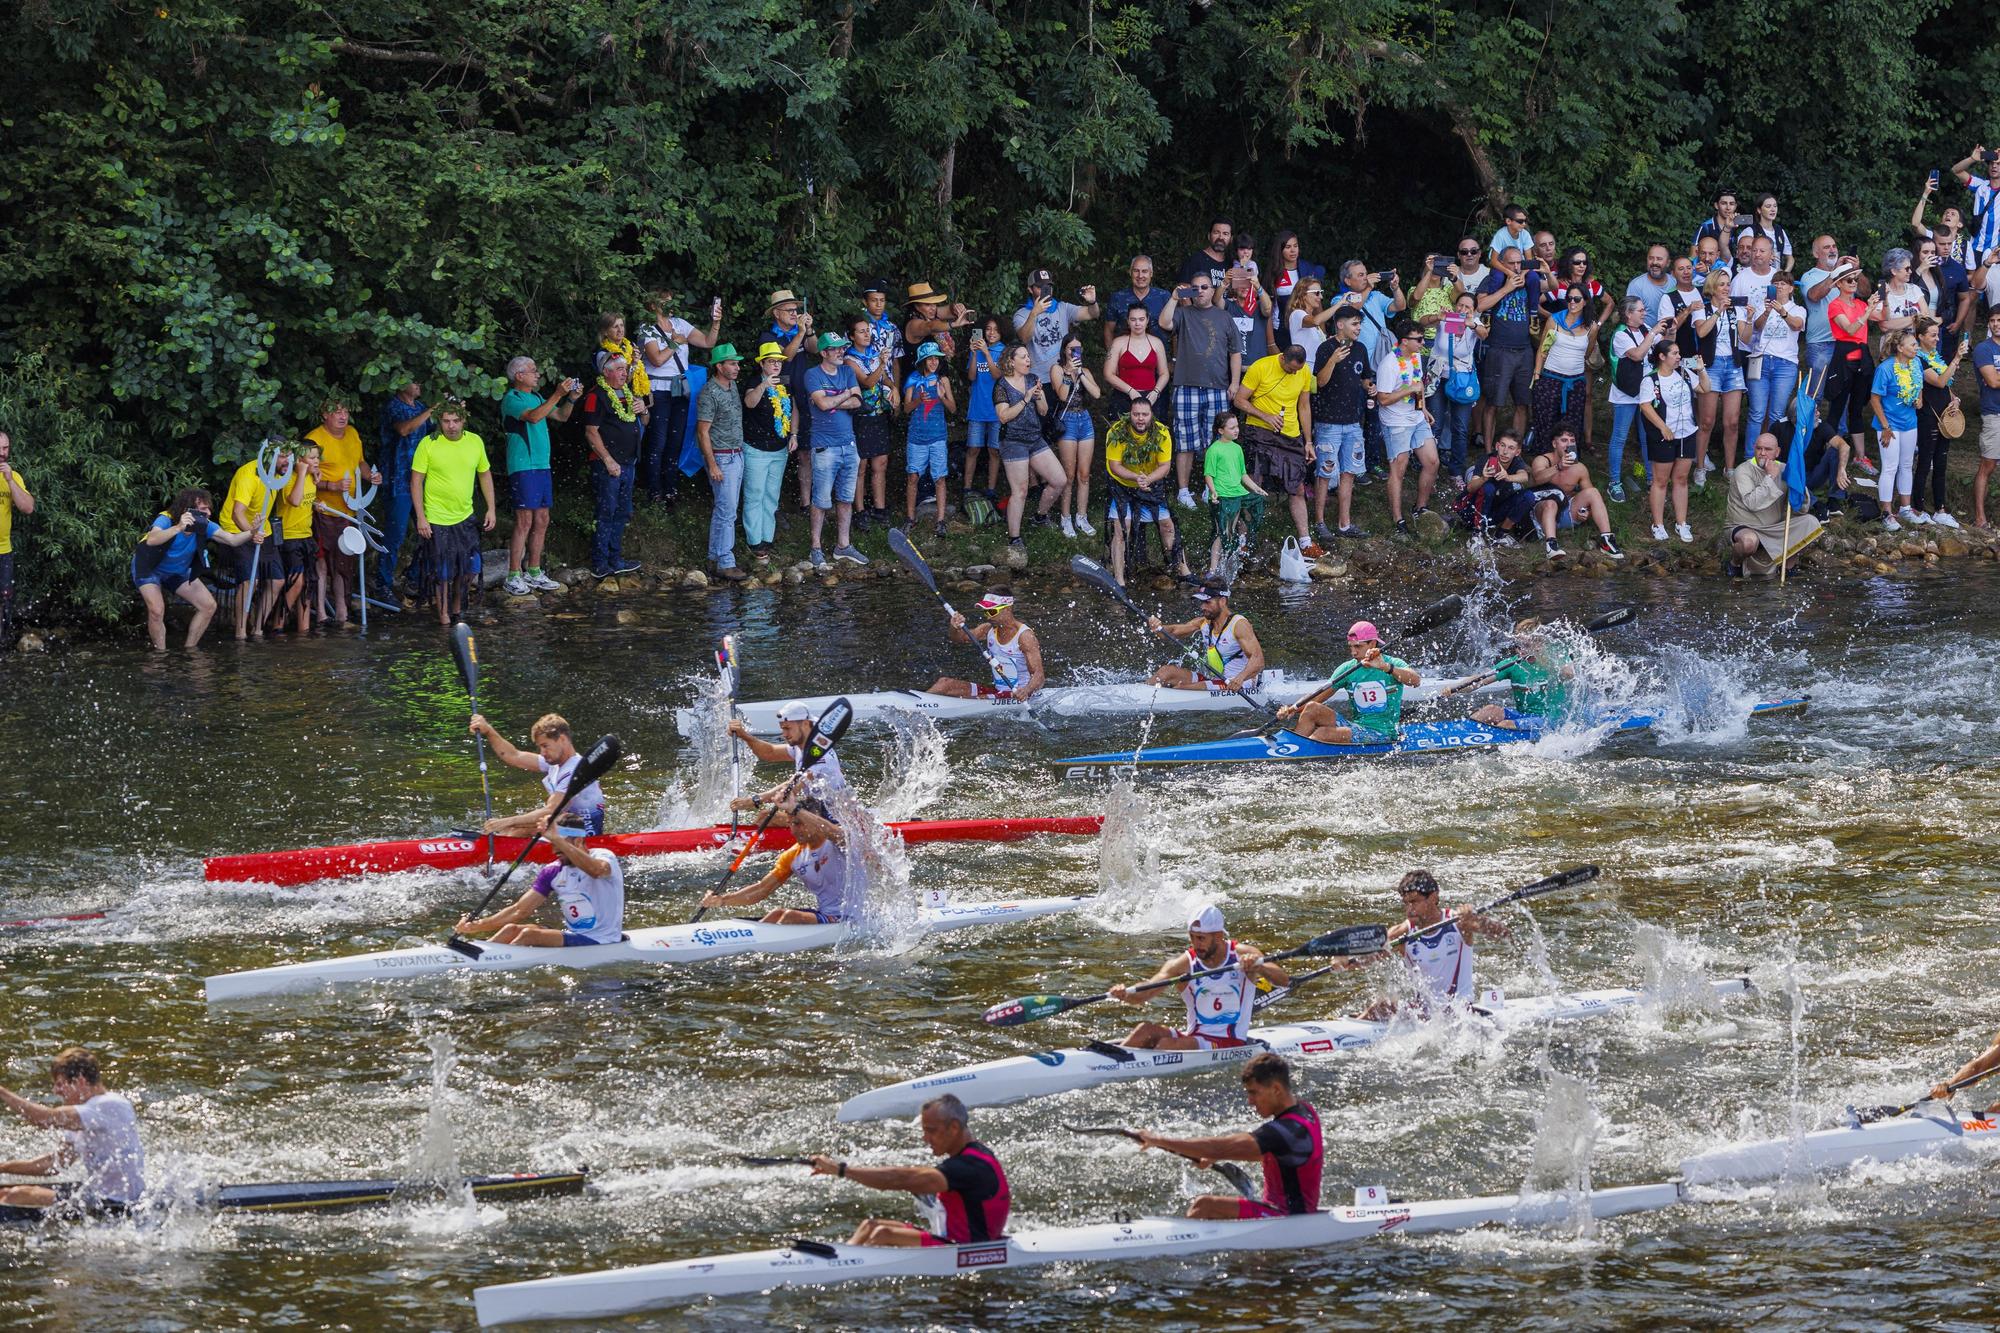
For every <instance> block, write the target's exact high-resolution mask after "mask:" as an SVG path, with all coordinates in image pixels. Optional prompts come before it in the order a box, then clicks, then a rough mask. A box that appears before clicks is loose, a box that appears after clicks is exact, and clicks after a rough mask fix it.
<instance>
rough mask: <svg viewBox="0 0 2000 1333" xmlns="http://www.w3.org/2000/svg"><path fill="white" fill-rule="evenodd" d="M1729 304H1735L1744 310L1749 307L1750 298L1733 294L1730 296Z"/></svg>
mask: <svg viewBox="0 0 2000 1333" xmlns="http://www.w3.org/2000/svg"><path fill="white" fill-rule="evenodd" d="M1729 304H1731V305H1733V306H1735V307H1736V308H1737V309H1738V310H1744V309H1747V308H1748V307H1749V305H1750V298H1749V297H1747V296H1732V297H1730V298H1729Z"/></svg>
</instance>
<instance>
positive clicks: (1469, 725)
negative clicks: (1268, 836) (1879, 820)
mask: <svg viewBox="0 0 2000 1333" xmlns="http://www.w3.org/2000/svg"><path fill="white" fill-rule="evenodd" d="M1806 703H1807V700H1806V699H1805V698H1803V697H1801V698H1797V699H1772V700H1769V701H1767V702H1764V703H1760V704H1758V705H1757V706H1755V707H1754V708H1752V709H1751V710H1750V715H1751V716H1752V717H1765V716H1769V715H1772V714H1777V713H1802V712H1804V711H1805V707H1806ZM1659 722H1660V719H1659V718H1658V717H1656V716H1654V715H1652V714H1648V713H1629V714H1626V715H1624V716H1623V717H1621V718H1620V719H1619V720H1618V724H1617V726H1616V728H1615V730H1616V731H1619V732H1627V731H1650V730H1652V729H1653V728H1654V727H1656V726H1658V725H1659ZM1542 731H1543V726H1542V724H1541V722H1540V721H1539V719H1536V718H1524V719H1522V722H1521V725H1520V726H1519V727H1511V728H1510V727H1489V726H1486V725H1484V724H1482V723H1478V722H1472V721H1468V720H1466V719H1463V718H1461V719H1458V720H1456V721H1451V722H1412V723H1411V724H1410V725H1408V726H1406V727H1404V728H1403V734H1402V735H1401V736H1400V737H1399V738H1397V739H1396V740H1395V741H1393V742H1377V743H1374V744H1368V745H1331V744H1328V743H1326V742H1324V741H1310V740H1307V739H1306V738H1305V737H1303V736H1301V735H1299V734H1297V733H1296V732H1291V731H1278V732H1273V733H1272V734H1271V735H1268V736H1233V737H1231V738H1229V739H1228V740H1221V741H1200V742H1197V743H1196V744H1193V745H1160V746H1155V747H1154V748H1152V749H1150V750H1147V751H1145V752H1144V753H1142V754H1138V755H1134V754H1133V753H1132V752H1131V751H1129V750H1127V751H1122V752H1120V753H1116V754H1086V755H1077V756H1075V757H1073V758H1069V759H1057V760H1055V761H1054V763H1055V766H1056V767H1057V768H1059V769H1062V770H1063V773H1064V776H1066V777H1084V776H1088V775H1090V774H1093V773H1103V772H1108V771H1110V770H1113V769H1130V768H1134V767H1137V768H1165V767H1169V766H1172V765H1175V764H1261V763H1267V762H1275V761H1278V760H1318V759H1372V758H1376V757H1379V756H1384V755H1407V754H1446V753H1451V752H1455V751H1464V750H1490V749H1495V748H1497V747H1499V746H1502V745H1520V744H1525V743H1526V742H1529V741H1533V740H1538V739H1540V738H1541V735H1542Z"/></svg>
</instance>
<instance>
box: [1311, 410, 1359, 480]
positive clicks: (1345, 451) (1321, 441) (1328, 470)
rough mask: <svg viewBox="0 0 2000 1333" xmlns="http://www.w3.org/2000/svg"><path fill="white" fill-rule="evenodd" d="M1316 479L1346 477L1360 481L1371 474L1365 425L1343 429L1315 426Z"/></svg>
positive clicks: (1325, 424) (1329, 424)
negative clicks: (1365, 452)
mask: <svg viewBox="0 0 2000 1333" xmlns="http://www.w3.org/2000/svg"><path fill="white" fill-rule="evenodd" d="M1313 450H1314V452H1315V453H1316V454H1317V457H1315V458H1314V459H1313V475H1314V476H1317V477H1319V478H1321V479H1322V480H1325V481H1332V480H1333V479H1334V478H1336V477H1338V476H1340V475H1341V474H1342V473H1346V474H1347V475H1348V476H1350V477H1358V476H1360V475H1361V474H1362V473H1364V472H1366V471H1367V470H1368V462H1367V459H1366V458H1365V457H1364V456H1363V449H1362V437H1361V423H1360V422H1358V421H1357V422H1354V423H1353V424H1352V425H1340V424H1339V423H1337V422H1332V421H1315V422H1313Z"/></svg>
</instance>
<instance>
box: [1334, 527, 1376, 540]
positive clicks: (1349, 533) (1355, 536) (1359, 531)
mask: <svg viewBox="0 0 2000 1333" xmlns="http://www.w3.org/2000/svg"><path fill="white" fill-rule="evenodd" d="M1335 535H1336V536H1340V537H1345V538H1347V539H1348V540H1349V541H1358V540H1359V539H1361V538H1363V537H1366V536H1367V535H1368V532H1367V530H1366V529H1364V528H1359V527H1356V526H1355V525H1354V524H1352V523H1349V524H1348V525H1347V526H1346V527H1344V528H1342V529H1341V530H1340V531H1339V532H1338V533H1336V534H1335Z"/></svg>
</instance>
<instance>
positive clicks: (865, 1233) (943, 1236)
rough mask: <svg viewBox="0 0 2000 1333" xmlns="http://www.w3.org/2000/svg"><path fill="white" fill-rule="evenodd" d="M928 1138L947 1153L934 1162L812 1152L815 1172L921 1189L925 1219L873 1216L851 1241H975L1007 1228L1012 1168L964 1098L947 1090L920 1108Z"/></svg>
mask: <svg viewBox="0 0 2000 1333" xmlns="http://www.w3.org/2000/svg"><path fill="white" fill-rule="evenodd" d="M919 1122H920V1123H921V1125H922V1127H923V1134H924V1145H925V1146H926V1147H928V1148H929V1149H930V1150H931V1151H932V1152H934V1153H936V1154H937V1155H938V1156H939V1157H941V1158H943V1159H944V1160H943V1161H940V1162H939V1163H938V1164H937V1165H936V1166H849V1165H848V1164H847V1163H846V1162H844V1161H838V1160H836V1159H834V1158H831V1157H814V1158H813V1159H812V1172H813V1174H814V1175H816V1176H838V1177H840V1178H841V1179H842V1180H851V1181H853V1182H854V1183H855V1184H857V1185H865V1186H867V1187H868V1188H869V1189H872V1190H900V1191H902V1192H903V1193H906V1194H914V1195H916V1196H917V1211H918V1212H920V1213H922V1214H923V1217H924V1225H922V1226H918V1225H917V1224H915V1223H913V1222H896V1221H890V1220H887V1219H884V1218H879V1217H871V1218H869V1219H868V1220H867V1221H866V1222H863V1223H862V1224H861V1225H860V1226H858V1227H856V1228H855V1229H854V1235H853V1237H852V1238H851V1239H850V1240H849V1241H848V1242H847V1243H848V1244H849V1245H902V1246H917V1245H974V1244H978V1243H980V1242H983V1241H997V1240H1000V1239H1001V1238H1002V1237H1004V1236H1005V1235H1006V1234H1007V1210H1008V1206H1009V1196H1008V1192H1007V1172H1006V1171H1005V1170H1004V1169H1002V1167H1001V1165H1000V1159H999V1158H997V1157H995V1156H994V1155H993V1151H992V1149H990V1148H988V1147H987V1146H986V1145H985V1144H983V1143H981V1142H979V1140H977V1139H975V1138H973V1137H972V1130H971V1127H970V1124H969V1123H968V1118H967V1115H966V1110H965V1103H964V1102H962V1101H960V1100H959V1099H958V1098H956V1097H954V1096H952V1095H951V1094H950V1093H946V1094H945V1095H944V1096H942V1097H933V1098H931V1100H929V1101H927V1102H925V1103H924V1105H923V1109H922V1111H921V1112H920V1114H919Z"/></svg>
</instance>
